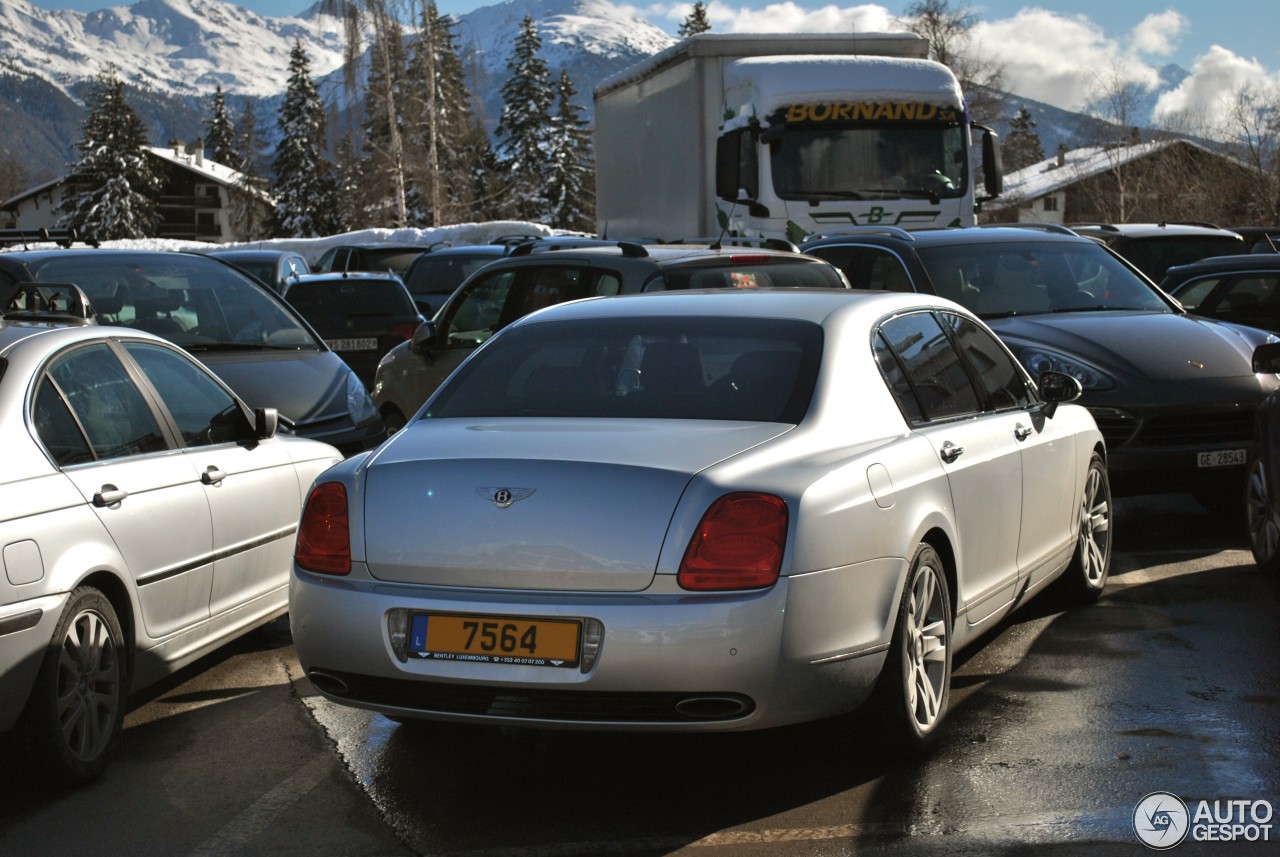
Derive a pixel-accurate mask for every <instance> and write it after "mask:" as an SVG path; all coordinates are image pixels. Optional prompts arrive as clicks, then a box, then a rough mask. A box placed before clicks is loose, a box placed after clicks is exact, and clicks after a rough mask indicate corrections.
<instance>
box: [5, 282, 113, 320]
mask: <svg viewBox="0 0 1280 857" xmlns="http://www.w3.org/2000/svg"><path fill="white" fill-rule="evenodd" d="M96 315H97V313H96V312H95V311H94V309H93V304H91V303H89V298H88V296H87V295H85V293H84V291H83V290H82V289H81V288H80V287H79V286H77V285H74V284H72V283H13V284H12V285H10V286H6V287H4V289H3V291H0V318H3V319H5V320H6V321H61V322H68V321H69V322H76V323H79V324H97V323H98V322H97V321H96V319H95V316H96Z"/></svg>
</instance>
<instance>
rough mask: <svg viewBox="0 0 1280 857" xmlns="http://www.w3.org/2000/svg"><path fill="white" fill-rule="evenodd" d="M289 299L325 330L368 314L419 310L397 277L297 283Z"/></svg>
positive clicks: (396, 315)
mask: <svg viewBox="0 0 1280 857" xmlns="http://www.w3.org/2000/svg"><path fill="white" fill-rule="evenodd" d="M285 300H287V301H288V302H289V303H291V304H293V307H294V309H296V310H297V311H298V312H300V313H302V314H303V316H305V317H306V318H307V319H308V320H309V321H310V322H311V323H312V324H313V325H315V326H316V327H317V328H319V329H321V330H326V329H330V328H332V327H333V326H334V325H335V324H336V325H338V326H339V327H341V324H342V322H344V321H348V320H359V319H367V318H401V317H403V316H413V315H417V314H418V308H417V307H416V306H414V303H413V301H412V300H411V299H410V297H409V293H408V292H406V291H405V290H404V286H403V285H402V284H401V283H398V282H396V281H395V280H362V279H353V280H338V279H334V280H320V281H317V282H302V283H296V284H294V285H293V287H291V288H290V289H289V291H288V292H286V293H285Z"/></svg>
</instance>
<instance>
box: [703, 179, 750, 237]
mask: <svg viewBox="0 0 1280 857" xmlns="http://www.w3.org/2000/svg"><path fill="white" fill-rule="evenodd" d="M744 196H746V188H738V199H735V200H734V201H733V205H731V206H729V213H728V214H726V215H725V217H724V222H722V223H721V224H720V234H719V235H718V236H716V243H714V244H712V245H711V247H710V248H708V249H711V250H719V249H721V247H722V246H723V245H724V234H725V233H726V232H728V231H729V222H730V221H732V220H733V212H734V209H736V208H737V207H738V202H739V201H740V200H741V198H742V197H744Z"/></svg>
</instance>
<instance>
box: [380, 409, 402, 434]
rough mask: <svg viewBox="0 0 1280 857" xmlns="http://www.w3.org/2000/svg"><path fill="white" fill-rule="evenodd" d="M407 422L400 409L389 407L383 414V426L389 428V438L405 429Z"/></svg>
mask: <svg viewBox="0 0 1280 857" xmlns="http://www.w3.org/2000/svg"><path fill="white" fill-rule="evenodd" d="M406 422H407V420H405V418H404V414H402V413H400V409H399V408H397V407H389V408H387V409H386V410H385V411H383V412H382V424H383V425H384V426H386V428H387V437H391V435H393V434H395V433H396V432H398V431H400V429H402V428H404V424H405V423H406Z"/></svg>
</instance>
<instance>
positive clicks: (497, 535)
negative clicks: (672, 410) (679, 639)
mask: <svg viewBox="0 0 1280 857" xmlns="http://www.w3.org/2000/svg"><path fill="white" fill-rule="evenodd" d="M790 428H791V427H790V426H788V425H782V424H777V423H768V424H765V423H730V422H697V421H680V420H644V421H617V420H611V421H601V420H549V419H539V420H518V419H509V420H495V421H492V422H490V423H487V424H476V423H474V422H472V421H469V420H423V421H421V422H418V423H415V424H413V425H411V426H410V427H409V428H408V429H406V430H404V431H402V432H401V433H400V434H398V435H396V437H395V438H394V439H393V440H392V441H391V442H389V443H388V444H387V445H386V446H385V447H384V448H383V449H382V450H381V451H380V452H379V453H378V454H377V456H376V458H375V459H374V460H373V461H372V463H371V466H370V467H369V470H368V474H367V476H366V480H367V481H366V484H367V491H366V493H365V498H366V499H365V508H364V513H363V520H364V536H365V538H364V541H365V558H366V561H367V563H368V566H369V569H370V572H371V573H372V574H373V576H374V577H376V578H378V579H379V580H385V581H395V582H404V583H417V584H429V585H437V586H466V587H477V588H500V589H534V590H577V591H593V592H636V591H640V590H643V589H645V588H646V587H648V586H649V584H650V583H651V581H652V580H653V575H654V570H655V568H656V567H657V564H658V558H659V555H660V554H661V551H662V545H663V540H664V539H665V537H666V533H667V526H668V524H669V522H670V520H671V516H672V513H673V512H674V511H675V508H676V505H677V503H678V502H679V500H680V497H681V495H682V494H683V492H684V489H685V486H686V485H687V484H688V482H689V480H690V478H692V477H693V475H694V474H696V473H698V472H699V471H702V470H704V469H706V468H707V467H710V466H711V465H713V464H716V463H717V462H720V461H723V460H724V459H726V458H729V457H730V456H733V455H736V454H738V453H740V452H742V451H743V450H746V449H750V448H751V447H753V446H757V445H759V444H761V443H764V442H765V441H768V440H770V439H772V438H774V437H777V436H778V435H780V434H783V433H785V432H786V431H787V430H789V429H790ZM681 547H683V546H681Z"/></svg>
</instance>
